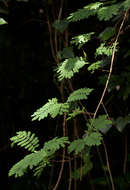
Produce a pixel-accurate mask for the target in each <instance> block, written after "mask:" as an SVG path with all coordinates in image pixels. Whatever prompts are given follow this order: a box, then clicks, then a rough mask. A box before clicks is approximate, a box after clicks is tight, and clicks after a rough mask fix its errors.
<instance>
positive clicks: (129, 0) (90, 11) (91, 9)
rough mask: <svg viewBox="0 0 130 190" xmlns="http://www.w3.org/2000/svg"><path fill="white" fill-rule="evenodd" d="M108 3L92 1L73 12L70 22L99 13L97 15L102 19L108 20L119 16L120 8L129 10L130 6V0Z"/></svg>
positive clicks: (69, 18)
mask: <svg viewBox="0 0 130 190" xmlns="http://www.w3.org/2000/svg"><path fill="white" fill-rule="evenodd" d="M106 4H109V2H108V3H101V2H95V3H91V4H89V5H87V6H85V7H83V8H82V9H79V10H77V11H76V12H74V13H71V14H70V16H69V17H68V18H67V20H68V21H69V22H77V21H80V20H82V19H87V18H89V17H90V16H95V15H96V14H97V17H98V19H99V20H100V21H102V20H104V21H108V20H110V19H112V18H113V17H114V16H117V14H118V13H119V11H120V9H124V10H128V9H129V8H130V0H126V1H124V2H123V3H116V4H114V3H113V4H112V2H110V4H111V5H109V6H106Z"/></svg>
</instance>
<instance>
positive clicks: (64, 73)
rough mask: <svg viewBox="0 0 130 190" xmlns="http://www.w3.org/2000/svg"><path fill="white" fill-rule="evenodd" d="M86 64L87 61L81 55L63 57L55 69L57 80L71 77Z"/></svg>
mask: <svg viewBox="0 0 130 190" xmlns="http://www.w3.org/2000/svg"><path fill="white" fill-rule="evenodd" d="M86 64H88V62H86V61H84V59H83V58H82V57H75V58H69V59H65V61H63V62H62V63H61V64H60V66H59V67H58V69H57V74H58V79H59V81H61V80H63V79H70V78H72V77H73V76H74V74H75V73H78V72H79V69H81V68H82V67H83V66H84V65H86Z"/></svg>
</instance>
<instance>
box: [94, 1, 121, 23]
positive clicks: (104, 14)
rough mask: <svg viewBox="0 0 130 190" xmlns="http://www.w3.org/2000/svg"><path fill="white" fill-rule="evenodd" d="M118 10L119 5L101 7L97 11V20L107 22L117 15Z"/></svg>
mask: <svg viewBox="0 0 130 190" xmlns="http://www.w3.org/2000/svg"><path fill="white" fill-rule="evenodd" d="M119 8H120V4H114V5H111V6H106V7H102V8H100V9H99V10H98V12H97V15H98V19H99V20H105V21H108V20H110V19H111V18H113V16H115V15H117V13H118V11H119Z"/></svg>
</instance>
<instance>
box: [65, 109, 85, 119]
mask: <svg viewBox="0 0 130 190" xmlns="http://www.w3.org/2000/svg"><path fill="white" fill-rule="evenodd" d="M83 113H84V109H82V110H81V109H80V108H77V109H75V110H73V112H72V113H69V114H68V118H67V119H66V120H67V121H68V120H70V119H72V118H74V117H76V116H77V115H80V114H83Z"/></svg>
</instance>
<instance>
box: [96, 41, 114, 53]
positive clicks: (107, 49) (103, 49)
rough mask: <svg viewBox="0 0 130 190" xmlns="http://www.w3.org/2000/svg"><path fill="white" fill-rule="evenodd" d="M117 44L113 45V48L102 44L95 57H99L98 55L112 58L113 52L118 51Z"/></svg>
mask: <svg viewBox="0 0 130 190" xmlns="http://www.w3.org/2000/svg"><path fill="white" fill-rule="evenodd" d="M116 45H117V44H115V43H114V44H112V45H111V46H105V43H101V45H100V46H99V47H98V48H97V49H96V53H95V55H96V56H98V55H107V56H111V55H112V52H113V49H114V50H115V51H117V48H115V47H116Z"/></svg>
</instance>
